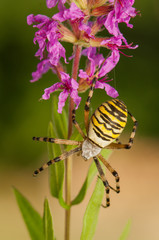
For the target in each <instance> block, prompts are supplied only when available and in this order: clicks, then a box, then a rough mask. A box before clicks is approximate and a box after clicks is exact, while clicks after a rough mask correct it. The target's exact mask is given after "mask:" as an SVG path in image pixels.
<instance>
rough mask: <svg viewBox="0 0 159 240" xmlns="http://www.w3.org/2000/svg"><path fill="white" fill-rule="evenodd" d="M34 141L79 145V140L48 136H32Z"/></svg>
mask: <svg viewBox="0 0 159 240" xmlns="http://www.w3.org/2000/svg"><path fill="white" fill-rule="evenodd" d="M33 140H34V141H40V142H50V143H56V144H65V145H80V144H81V142H80V141H74V140H67V139H58V138H49V137H33Z"/></svg>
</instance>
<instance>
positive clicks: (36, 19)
mask: <svg viewBox="0 0 159 240" xmlns="http://www.w3.org/2000/svg"><path fill="white" fill-rule="evenodd" d="M49 20H50V18H49V17H47V16H45V15H42V14H38V15H34V14H30V15H28V16H27V24H28V25H31V24H33V23H41V24H44V23H46V22H47V21H49ZM37 26H39V25H37ZM40 27H41V25H40Z"/></svg>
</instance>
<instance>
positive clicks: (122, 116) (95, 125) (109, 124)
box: [33, 79, 137, 207]
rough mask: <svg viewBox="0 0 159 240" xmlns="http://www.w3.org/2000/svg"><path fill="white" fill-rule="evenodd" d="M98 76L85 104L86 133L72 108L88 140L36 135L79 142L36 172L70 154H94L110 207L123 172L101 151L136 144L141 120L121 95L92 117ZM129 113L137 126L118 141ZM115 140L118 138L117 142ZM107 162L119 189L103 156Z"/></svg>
mask: <svg viewBox="0 0 159 240" xmlns="http://www.w3.org/2000/svg"><path fill="white" fill-rule="evenodd" d="M95 81H96V80H95V79H94V80H93V83H92V86H91V88H90V91H89V95H88V98H87V101H86V104H85V110H84V116H85V128H86V132H87V135H85V134H84V132H83V131H82V129H81V128H80V126H79V124H78V123H77V122H76V115H75V109H73V111H72V122H73V124H74V125H75V127H76V128H77V130H78V131H79V133H80V134H81V135H82V137H83V138H84V141H74V140H67V139H56V138H47V137H45V138H43V137H33V140H37V141H45V142H52V143H56V144H66V145H77V146H78V147H76V148H74V149H72V150H70V151H68V152H64V153H63V154H61V155H60V156H59V157H56V158H54V159H52V160H50V161H49V162H47V163H45V164H44V165H43V166H42V167H41V168H39V169H37V170H36V171H34V176H36V175H37V174H38V173H40V172H41V171H43V170H44V169H45V168H47V167H48V166H49V165H51V164H53V163H56V162H59V161H61V160H64V159H66V158H67V157H69V156H70V155H72V154H74V153H76V152H81V155H82V157H83V158H84V159H86V160H88V159H90V158H93V159H94V162H95V164H96V167H97V169H98V172H99V175H100V177H101V180H102V181H103V184H104V186H105V190H106V205H105V207H108V206H109V205H110V200H109V190H110V188H111V189H113V190H114V191H116V192H117V193H119V192H120V186H119V176H118V173H117V172H116V171H115V170H114V169H113V168H112V167H111V166H110V164H109V163H108V162H107V161H106V160H105V158H104V157H103V156H102V155H101V154H100V152H101V150H102V149H103V148H107V149H129V148H131V146H132V144H133V139H134V137H135V132H136V128H137V121H136V119H135V118H134V117H133V115H131V113H130V112H128V110H127V107H126V106H125V104H124V103H123V102H122V101H120V100H119V99H112V100H110V101H107V102H105V103H103V104H101V105H100V106H99V107H98V108H97V109H96V111H95V112H94V113H93V115H92V116H91V118H90V120H89V106H90V100H91V97H92V95H93V89H94V85H95ZM128 114H129V115H130V117H131V119H132V120H133V122H134V126H133V130H132V133H131V135H130V139H129V142H128V143H127V144H121V143H119V141H118V137H119V136H120V134H121V132H122V131H123V129H124V127H125V125H126V122H127V117H128ZM114 141H115V142H114ZM98 159H99V160H100V161H101V162H102V163H103V164H104V165H105V166H106V168H107V169H108V170H109V171H110V172H111V173H112V175H113V176H114V177H115V180H116V189H114V188H112V187H111V186H110V185H109V183H108V181H107V180H106V177H105V174H104V172H103V169H102V167H101V165H100V162H99V160H98Z"/></svg>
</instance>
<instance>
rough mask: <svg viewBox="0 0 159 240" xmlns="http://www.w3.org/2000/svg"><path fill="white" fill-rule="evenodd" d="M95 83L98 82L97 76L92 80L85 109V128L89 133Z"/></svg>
mask: <svg viewBox="0 0 159 240" xmlns="http://www.w3.org/2000/svg"><path fill="white" fill-rule="evenodd" d="M95 83H96V78H94V79H93V81H92V85H91V87H90V90H89V94H88V98H87V101H86V103H85V109H84V121H85V128H86V132H87V133H88V123H89V106H90V102H91V98H92V96H93V90H94V86H95Z"/></svg>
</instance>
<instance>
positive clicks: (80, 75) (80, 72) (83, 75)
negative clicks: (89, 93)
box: [78, 69, 89, 78]
mask: <svg viewBox="0 0 159 240" xmlns="http://www.w3.org/2000/svg"><path fill="white" fill-rule="evenodd" d="M78 76H79V77H80V78H89V76H88V74H87V73H86V72H84V71H83V69H80V70H79V74H78Z"/></svg>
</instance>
